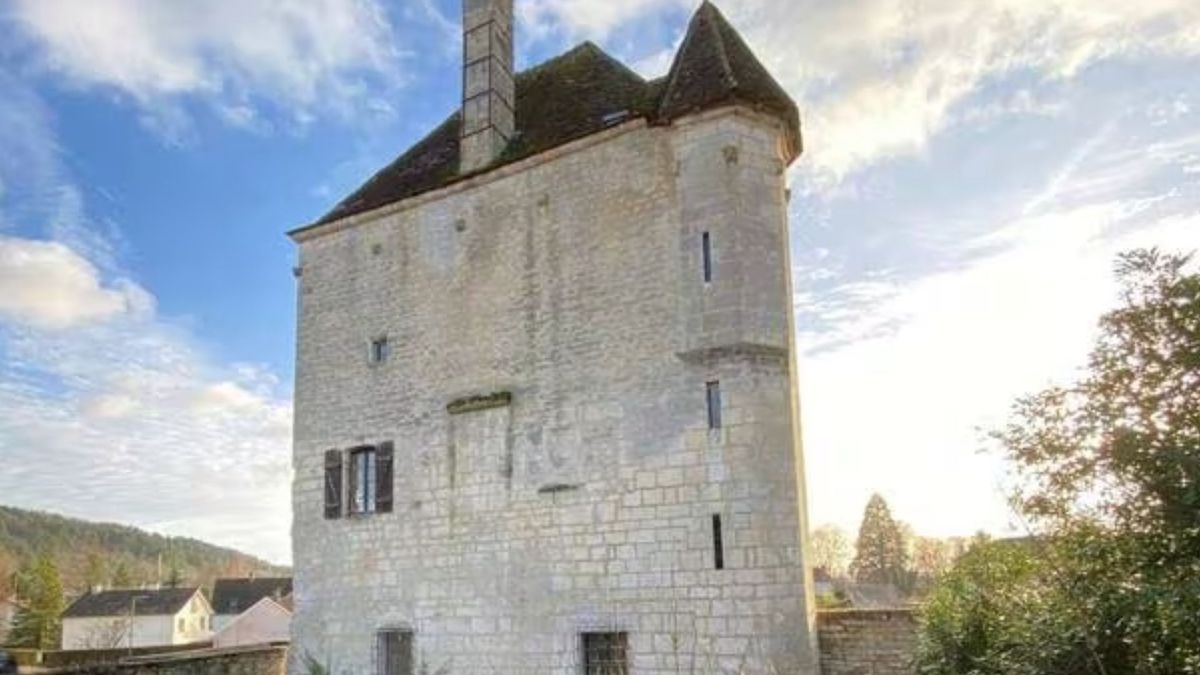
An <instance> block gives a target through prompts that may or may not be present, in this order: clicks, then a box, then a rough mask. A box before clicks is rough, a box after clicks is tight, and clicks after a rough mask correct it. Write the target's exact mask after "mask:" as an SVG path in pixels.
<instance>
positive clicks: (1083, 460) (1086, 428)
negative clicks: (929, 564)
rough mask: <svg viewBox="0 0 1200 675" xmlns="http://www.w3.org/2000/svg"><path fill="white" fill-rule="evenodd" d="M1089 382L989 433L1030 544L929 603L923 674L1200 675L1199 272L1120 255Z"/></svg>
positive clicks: (974, 568)
mask: <svg viewBox="0 0 1200 675" xmlns="http://www.w3.org/2000/svg"><path fill="white" fill-rule="evenodd" d="M1117 275H1118V279H1119V280H1120V282H1121V285H1122V289H1123V293H1122V298H1123V301H1122V303H1121V305H1120V306H1119V307H1118V308H1117V309H1116V310H1114V311H1112V312H1110V313H1109V314H1107V315H1105V316H1104V317H1103V318H1102V319H1101V322H1100V335H1099V338H1098V340H1097V342H1096V345H1095V348H1094V349H1093V351H1092V353H1091V356H1090V359H1089V360H1088V367H1087V370H1086V372H1085V373H1084V375H1083V377H1082V379H1081V381H1080V382H1078V383H1077V384H1075V385H1073V386H1070V387H1061V388H1054V389H1050V390H1047V391H1044V392H1041V393H1039V394H1036V395H1033V396H1030V397H1027V398H1024V399H1022V400H1020V401H1019V402H1018V403H1017V404H1016V406H1015V408H1014V414H1013V418H1012V420H1011V422H1010V423H1009V424H1008V426H1006V427H1005V428H1003V429H1002V430H1000V431H997V432H996V433H995V434H994V435H993V437H994V439H995V440H996V442H997V445H998V447H999V449H1000V451H1001V452H1002V453H1003V454H1004V455H1005V456H1006V457H1007V459H1008V460H1009V461H1010V462H1011V463H1012V465H1013V467H1014V468H1015V470H1016V475H1017V478H1018V479H1019V480H1018V484H1019V485H1020V486H1021V487H1020V488H1019V489H1018V490H1017V492H1016V493H1015V494H1014V496H1013V503H1014V504H1015V506H1016V508H1017V510H1018V511H1019V513H1020V514H1021V515H1022V516H1023V517H1024V518H1025V519H1026V521H1027V522H1028V523H1029V524H1030V526H1031V528H1033V530H1034V533H1035V534H1034V535H1033V536H1031V537H1029V538H1027V539H1023V540H1018V541H1002V542H993V543H987V544H981V545H978V546H976V547H975V548H974V549H973V550H972V551H971V552H970V553H968V554H967V555H966V556H964V557H963V559H962V560H961V561H960V562H959V563H958V564H957V565H956V566H955V568H954V570H953V571H952V572H951V573H950V574H949V575H947V577H946V578H945V579H944V580H943V581H942V583H940V584H939V586H938V587H937V588H936V589H935V591H934V592H933V593H932V595H931V596H930V598H929V601H928V603H927V605H926V607H925V610H924V616H923V625H922V639H921V646H920V653H919V658H918V665H919V672H922V673H930V674H938V675H940V674H943V673H944V674H947V675H949V674H951V673H954V674H959V673H981V674H982V673H997V674H1000V673H1005V674H1007V673H1013V674H1025V673H1028V674H1030V675H1033V674H1035V673H1056V674H1064V675H1076V674H1078V675H1084V674H1087V675H1093V674H1101V675H1119V674H1126V673H1128V674H1133V675H1168V674H1170V675H1179V674H1185V675H1189V674H1190V675H1194V674H1198V673H1200V274H1197V273H1196V272H1195V265H1194V263H1193V262H1192V261H1190V260H1189V258H1188V257H1185V256H1178V255H1167V254H1163V253H1160V252H1158V251H1135V252H1132V253H1128V254H1125V255H1123V256H1121V257H1120V259H1119V261H1118V264H1117Z"/></svg>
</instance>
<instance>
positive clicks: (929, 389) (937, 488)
mask: <svg viewBox="0 0 1200 675" xmlns="http://www.w3.org/2000/svg"><path fill="white" fill-rule="evenodd" d="M1137 210H1138V207H1137V206H1136V205H1130V204H1125V203H1111V204H1102V205H1093V206H1090V207H1083V208H1079V209H1074V210H1071V211H1065V212H1054V213H1048V214H1045V215H1041V216H1038V217H1035V218H1029V219H1023V220H1019V221H1017V222H1014V223H1011V224H1009V225H1008V226H1006V227H1004V228H1002V229H1001V230H1000V231H998V232H997V233H996V234H994V235H991V236H989V237H986V241H982V240H981V241H976V242H972V244H974V245H978V246H980V247H987V248H991V247H992V246H993V245H994V244H996V243H997V242H1001V241H1002V242H1006V246H1005V247H1004V248H1003V249H1002V252H1000V253H996V254H994V255H989V256H987V257H985V258H984V259H982V260H981V261H979V262H977V263H976V264H973V265H971V266H969V267H967V268H964V269H961V270H956V271H953V272H947V273H942V274H936V275H932V276H928V277H925V278H922V279H919V280H916V281H913V282H910V283H905V284H898V285H897V286H896V287H895V288H894V289H893V293H892V294H891V295H890V297H888V299H886V300H884V301H883V302H881V303H879V304H877V305H876V306H873V307H870V308H860V315H866V316H863V317H862V318H860V319H859V320H858V321H857V324H858V325H857V326H855V327H854V328H852V329H850V331H849V332H851V333H858V334H860V335H866V337H865V338H861V339H858V340H855V341H852V342H849V343H846V344H844V345H842V346H840V347H838V348H835V349H831V350H828V351H825V352H821V353H816V354H810V355H808V356H806V357H805V358H804V360H803V368H802V378H801V382H802V386H803V388H804V394H805V395H804V399H803V400H804V418H805V436H806V447H807V450H808V453H807V454H808V470H809V490H810V492H809V498H810V500H811V502H812V503H813V504H814V505H815V508H814V509H813V511H814V513H813V515H814V518H815V519H816V520H818V521H826V520H828V521H834V522H837V523H839V524H840V525H842V526H843V527H847V528H853V527H856V525H857V519H858V518H859V517H860V516H861V512H862V508H863V505H864V504H865V503H866V500H867V497H868V496H869V494H870V492H872V491H874V490H879V491H882V492H883V493H884V494H885V495H886V496H887V497H888V498H889V501H890V502H891V505H892V508H893V512H895V513H898V514H900V516H901V517H903V518H904V519H906V520H909V521H910V522H914V523H915V524H916V525H917V527H918V529H921V530H924V531H927V532H928V533H929V534H937V535H951V534H969V533H970V532H972V531H974V530H975V529H976V528H979V527H986V528H988V529H992V530H994V531H995V530H1003V529H1005V527H1006V526H1007V525H1008V523H1009V522H1010V521H1009V518H1010V516H1009V513H1008V511H1007V509H1006V508H1005V506H1004V500H1003V486H1002V483H1001V477H1002V476H1003V475H1004V469H1003V466H1002V464H1001V462H1000V461H998V459H997V458H995V457H990V456H980V455H978V454H976V453H977V451H978V450H979V449H980V448H981V447H983V438H982V436H981V433H980V431H979V430H980V429H990V428H995V427H996V426H997V425H999V424H1000V423H1001V422H1003V420H1004V418H1005V416H1006V414H1007V412H1008V406H1009V404H1010V403H1011V402H1012V401H1013V400H1015V398H1016V397H1017V396H1019V395H1022V394H1026V393H1032V392H1034V391H1037V390H1039V389H1041V388H1044V387H1045V386H1047V385H1048V384H1051V383H1052V382H1055V381H1060V382H1062V381H1069V380H1070V378H1072V377H1073V375H1074V374H1075V373H1076V369H1077V368H1078V367H1081V366H1082V365H1083V364H1084V361H1083V360H1084V357H1085V355H1086V354H1087V352H1088V351H1089V349H1090V347H1091V343H1092V339H1093V337H1094V335H1095V330H1096V328H1095V321H1096V319H1097V317H1099V315H1100V314H1101V313H1102V312H1103V311H1105V310H1106V309H1108V308H1109V307H1112V306H1113V305H1114V303H1115V302H1116V298H1117V289H1116V286H1115V282H1114V281H1113V277H1112V263H1113V260H1114V257H1115V255H1116V253H1117V252H1119V251H1123V250H1128V249H1130V248H1134V247H1138V246H1160V247H1164V248H1166V249H1167V250H1189V249H1195V248H1198V247H1200V212H1197V213H1196V214H1194V215H1191V216H1172V217H1169V218H1165V219H1163V220H1160V221H1157V222H1155V223H1153V224H1151V225H1149V226H1147V227H1143V228H1139V229H1137V230H1136V231H1133V232H1131V233H1129V234H1126V235H1122V236H1117V237H1109V236H1106V234H1105V233H1106V232H1107V231H1109V230H1110V228H1111V227H1112V226H1113V225H1114V224H1117V223H1120V222H1122V221H1124V220H1125V219H1126V218H1128V217H1129V216H1130V215H1131V214H1132V213H1136V212H1137ZM884 325H886V326H887V327H888V330H887V331H886V332H885V333H884V334H883V335H874V334H872V332H871V331H872V328H873V327H877V326H884ZM823 339H825V338H824V337H821V336H813V335H808V336H802V338H801V344H802V345H804V346H811V345H813V344H815V343H817V342H818V341H820V340H823Z"/></svg>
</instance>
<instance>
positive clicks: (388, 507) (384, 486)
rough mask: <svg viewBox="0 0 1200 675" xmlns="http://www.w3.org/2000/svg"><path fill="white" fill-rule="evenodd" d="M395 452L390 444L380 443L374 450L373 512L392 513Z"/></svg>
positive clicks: (389, 442)
mask: <svg viewBox="0 0 1200 675" xmlns="http://www.w3.org/2000/svg"><path fill="white" fill-rule="evenodd" d="M393 457H395V450H394V448H393V445H392V442H391V441H388V442H386V443H380V444H379V447H378V448H377V449H376V450H375V512H376V513H391V512H392V485H393V480H392V464H393V459H392V458H393Z"/></svg>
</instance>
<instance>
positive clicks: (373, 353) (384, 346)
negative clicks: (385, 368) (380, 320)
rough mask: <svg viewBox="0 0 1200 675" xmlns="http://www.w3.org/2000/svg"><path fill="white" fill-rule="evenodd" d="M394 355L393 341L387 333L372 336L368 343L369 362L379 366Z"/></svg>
mask: <svg viewBox="0 0 1200 675" xmlns="http://www.w3.org/2000/svg"><path fill="white" fill-rule="evenodd" d="M391 356H392V343H391V340H389V339H388V336H387V335H386V334H384V335H376V336H375V337H373V338H371V341H370V342H369V343H368V344H367V362H368V363H370V364H371V365H373V366H378V365H381V364H384V363H387V361H388V360H389V359H390V358H391Z"/></svg>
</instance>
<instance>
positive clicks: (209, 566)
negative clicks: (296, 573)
mask: <svg viewBox="0 0 1200 675" xmlns="http://www.w3.org/2000/svg"><path fill="white" fill-rule="evenodd" d="M43 555H44V556H49V557H50V559H51V560H53V561H54V564H55V565H56V566H57V567H58V570H59V574H60V575H61V577H62V583H63V589H64V590H65V591H66V592H67V593H68V594H70V595H74V594H78V593H82V592H83V591H85V590H86V589H88V588H91V587H93V586H106V587H136V586H142V585H145V584H155V583H161V584H164V585H167V584H171V583H172V582H174V583H175V584H178V585H185V584H186V585H201V586H205V587H211V586H212V581H213V579H216V578H218V577H237V576H247V575H249V574H251V573H257V574H259V575H273V576H280V575H284V576H286V575H290V574H291V570H289V569H288V568H284V567H278V566H275V565H271V564H270V563H267V562H265V561H263V560H259V559H258V558H255V557H253V556H250V555H247V554H245V553H241V552H240V551H235V550H233V549H228V548H222V547H220V546H213V545H212V544H206V543H204V542H202V541H197V540H195V539H187V538H183V537H164V536H162V535H158V534H151V533H149V532H145V531H142V530H139V529H137V528H133V527H127V526H125V525H115V524H111V523H92V522H88V521H84V520H77V519H75V518H65V517H63V516H58V515H54V514H50V513H42V512H39V511H26V510H23V509H16V508H11V507H6V506H0V594H7V593H8V592H10V591H11V590H12V587H13V586H12V585H13V584H14V583H15V581H16V574H17V573H18V571H19V570H21V569H22V568H23V567H26V566H28V565H29V564H30V563H32V561H33V560H34V559H35V558H36V557H38V556H43ZM160 561H161V562H160ZM160 570H161V571H160Z"/></svg>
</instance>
